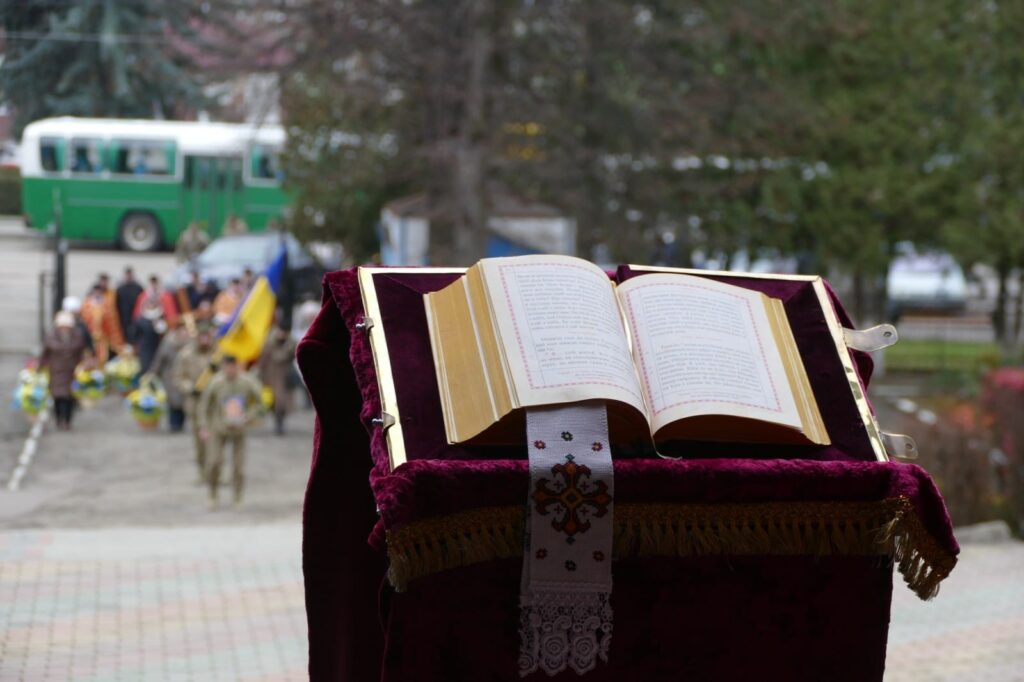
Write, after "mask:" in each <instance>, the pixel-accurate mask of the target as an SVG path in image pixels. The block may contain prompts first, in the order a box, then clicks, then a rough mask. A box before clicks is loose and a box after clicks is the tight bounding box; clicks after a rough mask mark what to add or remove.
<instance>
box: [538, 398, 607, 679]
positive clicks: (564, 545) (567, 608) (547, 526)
mask: <svg viewBox="0 0 1024 682" xmlns="http://www.w3.org/2000/svg"><path fill="white" fill-rule="evenodd" d="M526 436H527V440H528V450H529V460H530V492H529V498H528V503H529V520H528V523H527V536H526V543H525V547H524V556H523V579H522V585H521V593H520V619H521V620H520V631H519V635H520V655H519V674H520V675H523V676H525V675H528V674H530V673H532V672H534V671H535V670H537V669H538V668H539V669H540V670H543V671H544V672H546V673H547V674H548V675H555V674H557V673H559V672H561V671H563V670H565V669H566V668H567V667H568V668H572V669H573V670H574V671H576V672H577V673H578V674H581V675H582V674H583V673H585V672H588V671H589V670H592V669H593V668H594V667H595V666H596V665H597V659H598V658H600V659H601V660H603V661H607V660H608V649H609V646H610V645H611V634H612V609H611V605H610V604H609V597H610V596H611V591H612V568H611V566H612V496H613V494H614V481H613V477H612V456H611V446H610V444H609V442H608V413H607V410H606V408H605V405H604V403H602V402H587V403H578V404H574V405H567V406H556V407H543V408H532V409H528V410H527V411H526Z"/></svg>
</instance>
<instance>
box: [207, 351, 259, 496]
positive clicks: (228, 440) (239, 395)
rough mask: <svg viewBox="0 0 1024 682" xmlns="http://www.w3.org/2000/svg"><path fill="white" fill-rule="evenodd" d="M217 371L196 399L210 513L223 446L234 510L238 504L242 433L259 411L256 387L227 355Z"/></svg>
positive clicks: (242, 462)
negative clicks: (227, 455) (226, 452)
mask: <svg viewBox="0 0 1024 682" xmlns="http://www.w3.org/2000/svg"><path fill="white" fill-rule="evenodd" d="M220 366H221V369H220V371H219V372H217V373H216V374H215V375H214V376H213V378H212V379H210V383H209V384H208V385H207V386H206V388H205V389H203V393H202V395H201V396H200V397H199V408H198V410H197V411H196V416H197V417H198V418H199V429H200V430H199V437H200V438H201V439H202V440H203V441H204V442H205V443H206V444H207V446H208V448H209V450H208V452H207V457H206V483H207V485H209V486H210V509H215V508H216V507H217V488H218V487H219V486H220V471H221V467H222V466H223V465H224V449H225V446H228V445H230V446H231V484H232V488H233V489H234V493H235V497H234V501H235V506H236V507H237V506H239V505H240V504H241V503H242V489H243V487H244V485H245V478H244V474H245V430H246V428H247V427H248V426H249V424H250V423H251V422H252V420H253V419H254V418H255V417H256V416H257V414H258V413H259V410H260V407H261V405H260V384H259V382H258V381H256V379H254V378H253V377H252V376H250V375H249V374H247V373H245V372H243V371H242V369H241V368H240V367H239V366H238V360H237V359H236V358H234V357H232V356H230V355H226V356H224V357H223V358H222V359H221V363H220Z"/></svg>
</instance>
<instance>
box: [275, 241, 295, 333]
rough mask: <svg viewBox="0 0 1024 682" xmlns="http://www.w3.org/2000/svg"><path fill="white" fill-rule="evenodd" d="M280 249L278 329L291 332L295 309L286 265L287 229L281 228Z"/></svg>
mask: <svg viewBox="0 0 1024 682" xmlns="http://www.w3.org/2000/svg"><path fill="white" fill-rule="evenodd" d="M281 248H282V249H284V267H283V268H281V291H280V292H279V296H278V298H277V300H278V310H280V311H281V319H280V321H279V324H280V327H281V328H282V329H284V330H286V331H289V332H290V331H291V330H292V308H294V307H295V300H294V299H295V296H294V293H293V287H292V272H291V269H290V268H289V264H288V228H286V227H285V226H283V225H282V226H281Z"/></svg>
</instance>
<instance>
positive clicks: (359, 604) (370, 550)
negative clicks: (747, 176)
mask: <svg viewBox="0 0 1024 682" xmlns="http://www.w3.org/2000/svg"><path fill="white" fill-rule="evenodd" d="M630 274H631V273H629V272H628V271H626V270H622V269H620V272H619V274H618V276H619V277H620V278H623V279H624V278H626V277H628V276H630ZM452 279H453V276H452V275H430V274H425V273H424V274H402V273H384V274H379V275H376V276H375V286H376V290H377V294H378V299H379V303H380V306H381V317H382V319H381V320H378V321H375V322H376V323H377V324H378V325H381V326H382V327H383V328H384V329H385V330H386V332H387V337H388V341H389V354H390V356H391V362H392V369H393V372H394V375H395V382H396V391H397V393H398V397H399V403H400V405H401V407H402V424H403V428H404V429H405V434H406V446H407V449H408V450H409V453H410V461H409V462H408V463H406V464H404V465H402V466H400V467H398V468H397V469H396V470H395V471H394V472H390V471H389V466H388V455H387V450H386V446H385V443H384V439H383V436H382V433H381V431H380V429H379V427H376V426H372V425H371V421H370V420H371V419H372V418H373V417H375V416H377V415H378V414H379V410H380V401H379V394H378V387H377V383H376V374H375V371H374V365H373V357H372V354H371V352H370V348H369V343H368V340H367V338H366V335H365V333H363V332H360V331H358V330H356V329H355V325H356V324H357V323H358V322H359V321H360V320H361V319H362V316H363V307H362V301H361V299H360V295H359V287H358V283H357V280H356V275H355V271H353V270H349V271H343V272H336V273H332V274H330V275H328V276H327V277H326V278H325V296H324V304H323V308H322V310H321V313H320V316H319V317H318V319H317V321H316V323H315V324H314V326H313V327H312V328H311V329H310V332H309V333H308V335H307V337H306V338H305V339H304V340H303V342H302V343H301V344H300V346H299V363H300V366H301V368H302V372H303V376H304V377H305V378H306V380H307V382H308V385H309V388H310V392H311V393H312V395H313V399H314V405H315V407H316V410H317V415H318V418H317V432H316V439H315V442H314V455H313V464H312V469H311V473H310V482H309V488H308V490H307V498H306V508H305V518H304V546H303V566H304V572H305V579H306V598H307V614H308V619H309V641H310V676H311V678H312V679H314V680H374V679H383V680H389V681H392V682H394V681H402V680H417V681H419V680H438V682H440V681H442V680H443V681H445V682H452V681H461V680H467V681H468V680H513V679H517V678H516V674H515V669H516V668H515V664H514V663H515V654H516V650H517V646H518V639H517V634H516V627H517V622H518V621H517V618H518V612H517V608H516V598H517V596H518V589H519V572H520V569H521V563H520V562H519V561H494V562H489V563H486V564H478V565H475V566H468V567H466V568H463V569H458V570H454V571H447V572H444V573H439V574H435V575H430V576H426V577H423V578H419V579H417V580H415V581H414V582H413V583H412V584H411V585H410V589H409V591H408V592H405V593H401V594H393V593H392V592H391V590H390V588H389V587H387V586H384V587H383V589H382V590H381V592H380V594H381V595H382V596H383V597H384V599H383V600H382V601H381V603H380V604H379V605H378V603H377V595H378V588H379V587H380V586H381V585H382V579H383V574H384V570H385V560H384V531H385V529H387V528H397V527H400V526H402V525H404V524H407V523H411V522H414V521H416V520H419V519H424V518H430V517H435V516H440V515H444V514H448V513H451V512H454V511H460V510H463V509H472V508H475V507H481V506H502V505H517V504H523V501H524V499H525V490H526V484H527V474H526V459H525V449H520V448H469V447H461V446H455V447H452V446H448V445H447V444H445V443H444V441H445V438H444V431H443V426H442V420H441V412H440V399H439V397H438V393H437V387H436V381H435V378H434V376H435V375H434V370H433V366H432V361H431V354H430V345H429V344H430V342H429V339H428V338H427V336H426V333H425V331H426V320H425V316H424V312H423V305H422V298H421V297H422V293H423V292H424V291H430V290H434V289H438V288H441V287H443V286H444V285H445V284H447V283H448V282H450V281H451V280H452ZM727 281H728V280H727ZM752 281H757V282H764V280H742V281H739V280H737V281H736V282H734V283H737V284H744V285H746V284H749V283H750V282H752ZM768 284H769V285H772V286H773V287H774V288H771V289H770V290H769V291H766V293H770V294H771V295H775V296H779V297H780V298H783V300H784V301H785V305H786V309H787V313H788V314H789V316H790V320H791V324H792V325H793V327H794V332H795V334H796V336H797V339H798V345H799V346H800V350H801V354H802V356H803V358H804V361H805V363H807V364H808V367H809V375H810V379H811V383H812V387H813V389H814V391H815V394H816V396H817V399H818V401H819V403H820V404H822V408H823V414H824V417H825V419H826V423H827V425H828V428H829V433H830V435H831V436H832V439H833V441H834V443H833V445H832V446H829V447H827V448H798V449H792V448H789V449H787V450H785V451H783V450H771V451H770V452H768V453H767V454H766V451H765V450H764V449H763V448H761V447H760V446H758V447H754V446H751V445H728V444H726V445H723V444H697V445H695V444H687V446H686V451H685V454H686V456H687V459H683V460H667V459H656V458H655V459H651V458H644V457H641V456H639V454H642V453H635V452H632V453H631V452H626V453H618V452H616V453H615V455H616V494H617V498H616V499H617V501H618V502H620V503H628V502H690V503H694V502H699V503H716V502H730V503H734V502H770V501H808V500H812V501H828V500H851V501H852V500H881V499H886V498H889V497H894V496H906V497H908V498H910V499H911V500H912V501H913V503H914V505H915V509H916V510H917V512H918V516H919V517H920V519H921V520H922V522H923V523H924V525H925V527H926V529H927V530H928V531H929V532H930V533H931V534H932V536H933V537H934V538H935V539H936V540H937V541H938V542H939V543H940V544H941V545H942V546H943V547H945V548H946V549H947V551H949V552H951V553H953V554H955V553H956V551H957V546H956V540H955V539H954V538H953V535H952V531H951V527H950V523H949V518H948V515H947V514H946V511H945V507H944V505H943V503H942V500H941V497H940V496H939V494H938V491H937V490H936V489H935V486H934V484H933V483H932V481H931V479H930V478H929V477H928V475H927V474H926V473H925V472H924V471H923V470H921V469H920V468H918V467H915V466H913V465H904V464H898V463H877V462H873V461H869V460H871V459H872V457H871V455H870V450H869V449H867V441H866V438H865V436H864V431H863V426H862V425H860V424H859V423H857V424H855V423H854V422H855V421H857V420H856V413H855V412H853V413H851V412H850V409H851V408H852V399H850V400H849V401H847V400H846V396H849V393H850V391H849V389H848V388H847V387H846V384H845V378H844V376H843V374H842V368H841V366H839V365H838V362H839V361H838V357H837V356H836V353H835V348H834V345H833V344H832V341H831V339H830V338H828V339H826V338H825V336H824V335H823V334H827V333H828V330H827V328H826V327H824V319H823V318H822V317H821V311H820V308H818V307H817V303H816V299H815V300H814V301H813V305H812V301H811V299H810V298H809V294H808V285H806V284H805V283H799V282H798V283H774V282H769V283H768ZM836 308H837V312H838V313H839V315H840V319H841V320H843V321H844V322H848V320H847V319H846V318H845V313H843V312H842V309H841V308H840V307H839V306H838V304H836ZM815 310H816V311H817V312H815ZM808 339H810V340H808ZM826 341H827V343H826ZM857 360H858V369H859V371H861V372H862V374H861V377H860V378H861V381H862V383H863V384H865V385H866V380H867V377H868V375H869V372H870V358H866V357H858V358H857ZM840 381H841V383H840ZM367 434H369V436H368V435H367ZM783 456H786V458H785V459H783V458H782V457H783ZM766 457H772V459H766ZM367 480H369V482H370V488H368V487H367V485H366V483H367ZM370 489H372V495H371V493H370ZM375 506H376V508H377V510H378V512H379V514H380V518H379V519H378V518H377V517H376V516H375V514H374V507H375ZM367 538H369V543H367ZM891 572H892V567H891V564H890V563H889V562H886V561H882V560H880V559H878V558H862V557H821V558H815V557H689V558H684V559H630V560H625V561H617V562H616V564H615V567H614V575H615V593H614V597H613V599H614V602H613V605H614V607H615V609H616V630H615V637H614V639H613V642H614V643H613V649H612V663H611V664H610V665H608V666H599V669H598V670H597V671H595V672H593V673H591V674H590V675H588V677H589V678H590V679H592V680H595V681H597V680H606V679H613V678H615V679H633V678H637V677H640V678H643V676H644V675H655V674H657V675H658V676H659V677H663V678H665V679H670V680H672V679H721V680H730V679H790V680H817V679H834V680H878V679H881V673H882V670H883V668H884V656H885V638H886V628H887V624H888V609H889V599H890V595H891ZM616 676H618V677H616ZM538 679H541V677H538Z"/></svg>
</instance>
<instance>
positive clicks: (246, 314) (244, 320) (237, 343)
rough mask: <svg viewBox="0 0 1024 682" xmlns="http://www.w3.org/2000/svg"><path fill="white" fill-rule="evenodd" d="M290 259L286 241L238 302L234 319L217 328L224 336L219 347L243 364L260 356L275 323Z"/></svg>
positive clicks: (221, 337)
mask: <svg viewBox="0 0 1024 682" xmlns="http://www.w3.org/2000/svg"><path fill="white" fill-rule="evenodd" d="M286 262H287V253H286V251H285V247H284V244H282V245H281V252H280V253H279V254H278V255H277V257H276V258H275V259H274V261H273V262H272V263H271V264H270V265H269V266H268V267H267V269H266V270H265V271H264V272H263V273H262V274H261V275H260V276H259V278H258V279H257V280H256V283H255V284H253V287H252V289H250V290H249V293H248V294H247V295H246V297H245V298H244V299H242V302H241V303H240V304H238V308H237V309H235V312H234V314H233V315H232V316H231V319H229V320H228V321H227V322H225V323H224V324H223V325H221V327H220V329H218V330H217V335H218V336H219V337H220V341H219V342H218V345H217V349H218V350H219V351H220V352H221V353H224V354H227V355H233V356H235V357H236V358H238V361H239V362H243V363H244V362H252V361H253V360H255V359H256V358H258V357H259V356H260V353H261V352H262V351H263V343H264V341H266V340H267V333H268V332H269V331H270V326H271V325H272V324H273V322H274V309H275V307H276V306H277V294H278V292H279V291H280V290H281V278H282V277H283V276H284V270H285V264H286Z"/></svg>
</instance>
